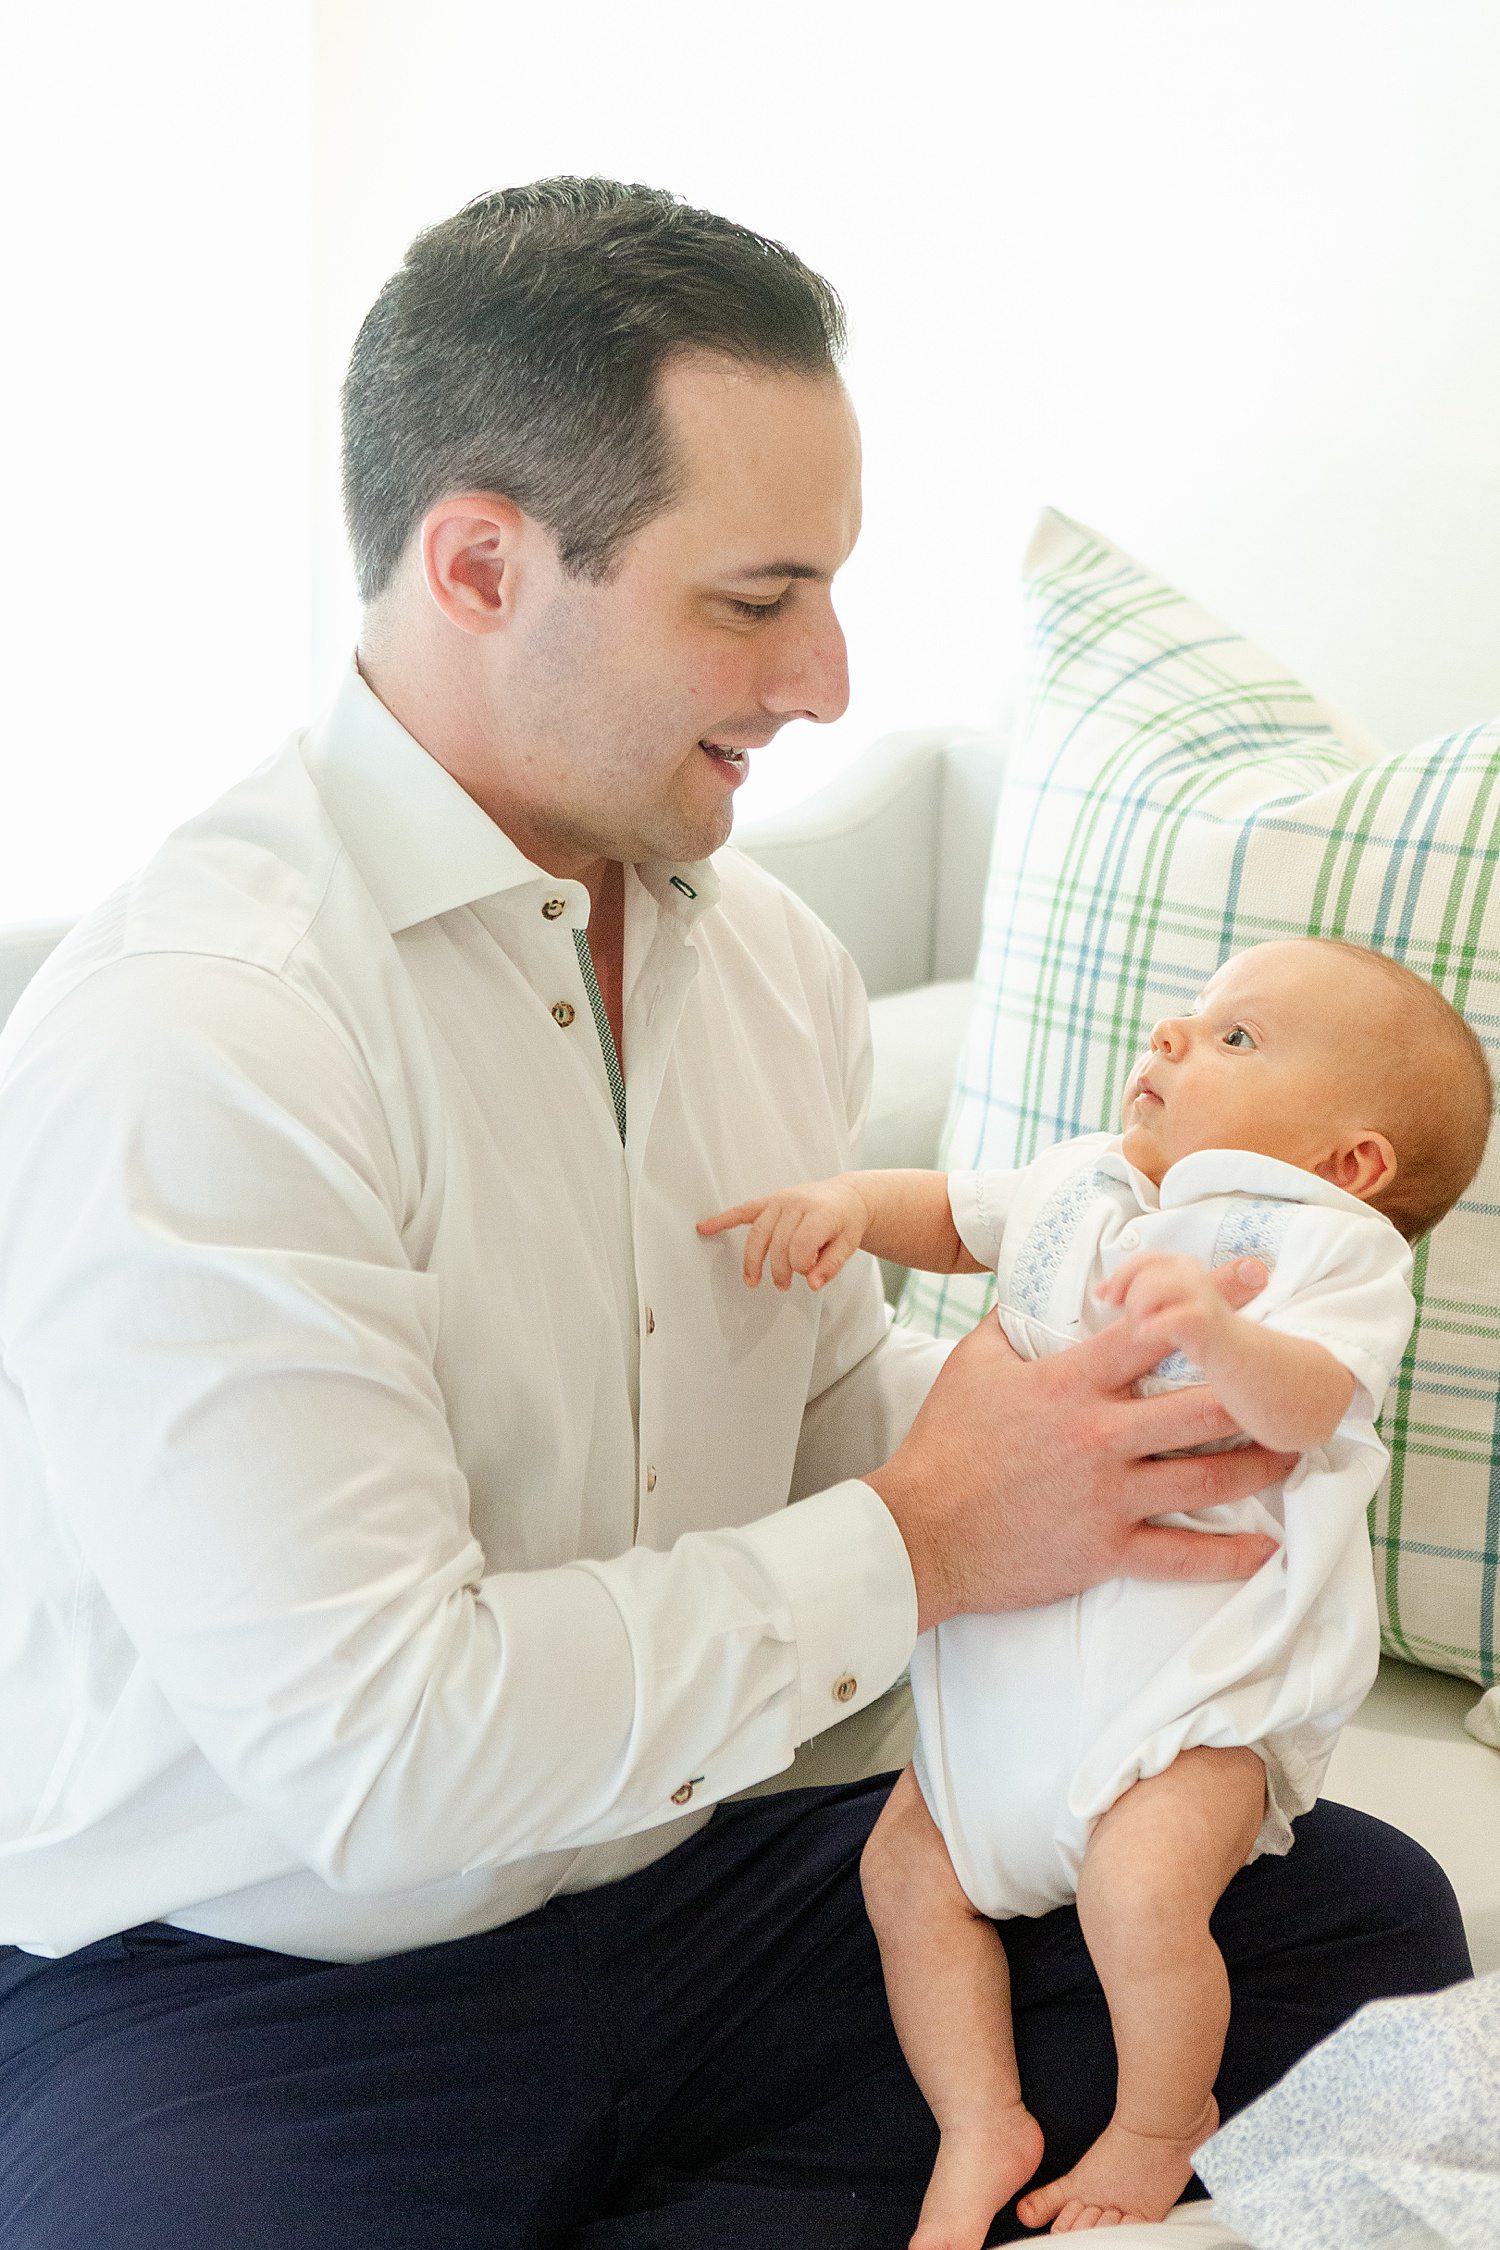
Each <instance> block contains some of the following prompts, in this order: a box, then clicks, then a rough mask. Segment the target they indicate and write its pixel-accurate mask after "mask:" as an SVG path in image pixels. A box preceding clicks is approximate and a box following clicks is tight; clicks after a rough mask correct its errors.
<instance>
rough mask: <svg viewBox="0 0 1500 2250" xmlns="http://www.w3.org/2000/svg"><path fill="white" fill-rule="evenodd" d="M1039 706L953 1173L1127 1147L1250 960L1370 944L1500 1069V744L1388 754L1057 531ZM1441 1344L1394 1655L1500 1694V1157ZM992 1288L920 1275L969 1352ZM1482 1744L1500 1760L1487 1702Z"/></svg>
mask: <svg viewBox="0 0 1500 2250" xmlns="http://www.w3.org/2000/svg"><path fill="white" fill-rule="evenodd" d="M1025 598H1026V605H1027V613H1028V619H1029V692H1028V694H1027V696H1026V697H1025V699H1024V700H1023V704H1022V712H1021V717H1020V721H1019V724H1018V730H1017V740H1016V744H1015V748H1014V752H1013V755H1012V759H1011V764H1010V767H1009V770H1008V773H1007V779H1006V786H1005V793H1004V796H1003V799H1002V802H1001V807H1000V814H999V819H998V822H997V826H996V838H995V851H994V859H993V863H992V867H991V873H990V882H989V889H988V893H987V896H986V903H985V921H984V936H983V941H982V944H981V948H980V956H979V965H978V971H977V977H978V984H977V996H976V1002H975V1008H974V1015H973V1020H972V1022H971V1025H970V1029H969V1034H968V1038H967V1042H966V1044H965V1047H964V1050H963V1054H962V1057H961V1060H960V1064H959V1074H958V1082H957V1085H956V1088H955V1091H954V1099H953V1104H952V1108H951V1110H950V1113H949V1120H948V1125H947V1128H946V1131H945V1134H944V1142H943V1155H942V1162H943V1164H944V1165H945V1166H946V1167H948V1168H952V1169H962V1168H965V1167H968V1166H972V1165H981V1164H983V1165H995V1166H999V1167H1008V1166H1012V1165H1019V1164H1025V1163H1027V1162H1029V1160H1030V1159H1031V1158H1032V1157H1033V1156H1035V1155H1036V1154H1037V1152H1038V1151H1039V1150H1041V1149H1043V1148H1045V1147H1047V1146H1048V1145H1049V1144H1050V1143H1052V1142H1053V1141H1056V1140H1060V1139H1062V1138H1064V1137H1066V1136H1068V1135H1070V1134H1074V1133H1086V1132H1095V1131H1098V1130H1100V1129H1101V1128H1105V1129H1109V1130H1114V1129H1115V1128H1116V1127H1117V1125H1118V1121H1119V1113H1120V1104H1121V1098H1122V1095H1123V1091H1124V1085H1125V1080H1126V1077H1127V1075H1128V1073H1129V1070H1130V1066H1131V1063H1132V1062H1133V1060H1134V1059H1135V1057H1136V1056H1137V1055H1138V1054H1139V1053H1140V1051H1141V1048H1142V1046H1143V1044H1144V1041H1145V1038H1146V1035H1147V1032H1148V1029H1149V1027H1150V1025H1151V1024H1153V1023H1154V1022H1156V1021H1157V1019H1158V1018H1159V1017H1161V1016H1162V1015H1165V1014H1168V1013H1172V1012H1175V1011H1177V1010H1179V1009H1181V1008H1182V1007H1183V1006H1184V1005H1186V1004H1187V1003H1189V1002H1190V1001H1191V1000H1192V999H1193V997H1194V996H1195V994H1196V993H1197V992H1198V991H1199V990H1200V989H1201V987H1202V986H1203V984H1204V983H1205V982H1206V980H1207V979H1208V977H1209V976H1210V975H1211V974H1212V973H1213V971H1214V970H1215V968H1217V966H1218V965H1219V963H1220V962H1221V961H1223V960H1224V959H1225V958H1226V957H1227V956H1228V955H1229V954H1231V953H1237V952H1239V951H1241V950H1242V949H1243V948H1244V947H1246V946H1249V945H1255V944H1258V943H1259V942H1261V941H1262V940H1263V939H1266V938H1273V937H1285V936H1302V935H1308V934H1311V935H1315V936H1329V937H1346V938H1349V939H1352V940H1353V941H1354V942H1356V943H1358V944H1363V945H1373V946H1378V947H1379V948H1380V949H1381V950H1382V951H1384V952H1387V953H1392V954H1394V955H1396V956H1397V957H1398V958H1399V959H1401V960H1403V961H1406V962H1407V963H1409V965H1410V966H1411V967H1412V968H1413V969H1415V970H1416V971H1417V972H1418V973H1419V974H1420V975H1421V976H1424V977H1427V978H1429V979H1430V980H1431V981H1432V982H1433V983H1434V984H1435V985H1437V986H1438V988H1439V989H1440V990H1441V991H1442V992H1444V993H1445V994H1446V995H1447V996H1448V998H1449V999H1450V1000H1452V1001H1453V1003H1454V1005H1455V1006H1456V1007H1458V1008H1459V1009H1460V1010H1461V1011H1462V1012H1463V1014H1464V1015H1465V1016H1466V1017H1467V1018H1468V1020H1469V1022H1470V1023H1471V1024H1472V1025H1473V1026H1474V1029H1475V1030H1476V1031H1477V1032H1478V1033H1479V1035H1480V1037H1481V1038H1482V1039H1483V1040H1484V1041H1485V1043H1486V1045H1487V1047H1488V1049H1489V1054H1490V1061H1491V1068H1492V1070H1496V1071H1497V1072H1500V890H1497V888H1496V884H1495V873H1496V862H1497V856H1500V721H1495V722H1492V723H1491V724H1490V725H1488V726H1483V727H1474V728H1471V729H1469V730H1467V731H1466V732H1463V733H1460V734H1454V735H1449V736H1448V737H1446V738H1445V739H1444V740H1442V741H1440V742H1435V743H1429V744H1427V745H1425V746H1424V747H1423V748H1421V749H1419V750H1413V751H1410V752H1408V753H1407V754H1406V755H1404V756H1401V757H1389V756H1385V755H1382V754H1381V753H1380V752H1379V751H1377V750H1374V749H1373V748H1372V746H1371V745H1369V744H1368V743H1366V742H1365V741H1364V740H1363V739H1362V738H1359V737H1357V736H1356V735H1355V734H1354V733H1353V732H1352V730H1350V729H1349V728H1347V727H1346V726H1345V725H1344V724H1343V722H1341V721H1340V720H1338V719H1337V718H1336V717H1335V716H1334V715H1333V714H1332V713H1331V712H1330V711H1328V710H1327V709H1326V708H1324V707H1323V706H1322V705H1320V704H1319V703H1318V701H1317V699H1316V698H1315V697H1314V696H1313V695H1311V694H1310V693H1309V692H1308V690H1307V689H1306V688H1304V687H1302V686H1301V685H1300V684H1299V683H1298V682H1297V681H1296V680H1293V679H1289V678H1288V677H1287V676H1286V674H1285V673H1284V672H1283V671H1282V669H1281V667H1280V666H1278V665H1277V664H1276V663H1275V662H1274V661H1273V660H1272V659H1271V658H1270V657H1268V656H1266V655H1265V654H1263V652H1262V651H1260V650H1259V649H1256V648H1254V647H1252V646H1251V644H1250V643H1249V642H1247V641H1245V640H1243V639H1241V637H1240V636H1239V635H1238V634H1237V633H1233V632H1231V631H1230V630H1229V628H1228V627H1227V626H1225V625H1222V624H1220V623H1219V621H1218V620H1217V619H1216V618H1214V617H1212V616H1210V615H1209V614H1208V613H1207V612H1206V611H1205V610H1202V609H1200V608H1198V607H1197V605H1196V604H1195V603H1193V602H1190V601H1188V600H1186V599H1185V597H1184V596H1183V595H1181V594H1179V593H1176V592H1175V591H1174V590H1173V589H1172V588H1171V587H1170V586H1166V585H1164V584H1163V583H1162V581H1161V580H1160V579H1159V578H1157V577H1155V576H1154V575H1153V573H1152V572H1150V571H1148V570H1145V569H1143V568H1142V566H1141V565H1140V564H1139V563H1136V562H1133V561H1132V560H1131V559H1130V557H1129V556H1127V555H1124V554H1122V553H1121V552H1120V551H1119V549H1118V548H1116V547H1113V546H1111V545H1110V543H1109V542H1108V541H1107V540H1105V539H1102V538H1100V537H1098V536H1097V535H1096V534H1095V533H1093V532H1091V531H1088V530H1086V529H1085V528H1084V527H1083V526H1082V525H1080V524H1076V523H1072V522H1070V521H1069V520H1068V519H1067V518H1066V517H1064V516H1060V515H1057V514H1055V513H1052V512H1051V511H1049V512H1048V513H1047V514H1046V515H1044V516H1043V518H1042V522H1041V524H1040V526H1039V528H1038V531H1037V535H1036V538H1035V540H1034V541H1033V544H1032V547H1031V550H1030V553H1029V555H1028V557H1027V562H1026V570H1025ZM1416 1288H1417V1301H1418V1311H1417V1324H1416V1328H1415V1331H1414V1333H1413V1336H1412V1342H1411V1346H1410V1349H1409V1351H1408V1354H1407V1357H1406V1360H1405V1361H1404V1363H1403V1365H1402V1368H1401V1372H1400V1375H1399V1377H1398V1379H1397V1381H1396V1383H1395V1384H1394V1385H1393V1387H1392V1389H1391V1391H1390V1393H1389V1395H1388V1397H1387V1400H1386V1405H1385V1411H1384V1415H1383V1418H1382V1424H1381V1427H1382V1431H1383V1434H1384V1437H1385V1441H1386V1443H1387V1445H1388V1446H1389V1447H1390V1451H1391V1471H1390V1475H1389V1477H1388V1479H1387V1481H1386V1483H1385V1485H1384V1486H1383V1487H1382V1489H1381V1491H1380V1493H1379V1494H1378V1495H1377V1497H1376V1500H1375V1502H1374V1503H1373V1506H1372V1510H1371V1533H1372V1538H1373V1542H1374V1551H1375V1564H1376V1574H1377V1577H1378V1580H1379V1585H1380V1600H1381V1619H1382V1625H1383V1629H1384V1635H1385V1645H1386V1647H1387V1648H1388V1649H1389V1650H1390V1651H1391V1652H1392V1653H1393V1654H1395V1655H1397V1656H1402V1657H1406V1658H1408V1659H1409V1660H1410V1661H1412V1662H1415V1663H1419V1664H1427V1665H1432V1666H1435V1667H1436V1668H1437V1669H1438V1670H1439V1671H1444V1672H1456V1673H1460V1674H1463V1675H1464V1676H1466V1677H1468V1678H1470V1679H1474V1680H1477V1681H1479V1682H1481V1683H1482V1684H1483V1685H1485V1686H1486V1687H1490V1686H1493V1685H1494V1683H1495V1682H1496V1681H1497V1679H1500V1654H1497V1638H1500V1635H1497V1625H1500V1616H1497V1606H1500V1579H1497V1566H1500V1136H1492V1139H1491V1145H1490V1152H1489V1155H1488V1156H1487V1158H1486V1161H1485V1165H1484V1168H1483V1170H1482V1171H1481V1172H1480V1174H1479V1177H1478V1178H1477V1179H1476V1180H1475V1182H1474V1184H1473V1186H1472V1187H1471V1189H1470V1190H1469V1193H1468V1194H1467V1195H1466V1196H1465V1198H1464V1200H1463V1202H1462V1203H1461V1204H1460V1205H1459V1206H1458V1208H1457V1209H1456V1210H1455V1211H1454V1212H1452V1213H1451V1214H1450V1216H1449V1217H1448V1218H1447V1219H1445V1220H1444V1221H1443V1223H1442V1225H1441V1226H1440V1227H1439V1228H1438V1229H1437V1231H1436V1232H1435V1233H1434V1234H1433V1235H1431V1236H1429V1237H1428V1239H1427V1240H1426V1241H1425V1242H1423V1243H1422V1244H1420V1245H1419V1246H1418V1248H1417V1252H1416ZM993 1297H994V1283H993V1281H987V1280H986V1279H985V1278H984V1277H982V1276H981V1277H977V1278H974V1279H955V1280H943V1281H938V1280H936V1279H935V1278H933V1277H931V1276H925V1275H914V1276H913V1277H912V1279H911V1280H910V1281H909V1282H908V1284H907V1287H906V1290H905V1293H904V1296H903V1299H902V1304H901V1310H900V1312H899V1314H898V1318H899V1319H900V1320H902V1321H903V1322H905V1323H907V1324H909V1325H910V1326H912V1327H914V1328H917V1329H919V1330H923V1331H926V1332H929V1333H932V1334H936V1335H944V1336H951V1335H960V1334H962V1333H963V1332H964V1331H965V1330H967V1329H968V1328H970V1327H972V1326H973V1324H974V1322H975V1321H976V1320H977V1319H978V1318H979V1317H980V1315H981V1314H982V1313H983V1312H984V1311H986V1310H987V1309H988V1307H989V1305H990V1304H991V1303H992V1302H993ZM1486 1705H1487V1706H1489V1711H1488V1718H1489V1722H1490V1723H1489V1725H1488V1726H1486V1723H1485V1721H1486V1712H1485V1710H1484V1708H1483V1707H1482V1708H1481V1711H1480V1712H1479V1713H1476V1714H1475V1722H1474V1723H1475V1731H1476V1732H1482V1733H1485V1734H1486V1735H1487V1737H1488V1738H1489V1739H1491V1740H1494V1739H1496V1738H1497V1737H1496V1727H1495V1724H1494V1721H1495V1718H1496V1715H1497V1714H1496V1711H1495V1706H1496V1705H1500V1691H1497V1694H1496V1695H1495V1696H1494V1697H1489V1698H1486Z"/></svg>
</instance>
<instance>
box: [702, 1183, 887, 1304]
mask: <svg viewBox="0 0 1500 2250" xmlns="http://www.w3.org/2000/svg"><path fill="white" fill-rule="evenodd" d="M869 1223H870V1212H869V1207H868V1205H867V1204H866V1202H865V1200H864V1197H863V1196H862V1195H860V1194H859V1192H858V1190H857V1189H856V1188H854V1187H853V1186H852V1185H851V1184H850V1182H849V1181H848V1180H846V1179H832V1180H808V1181H805V1182H804V1183H803V1185H802V1186H801V1187H791V1188H782V1189H781V1191H780V1192H779V1194H776V1195H758V1196H755V1197H753V1198H752V1199H751V1201H750V1202H748V1203H737V1204H736V1205H735V1207H734V1209H733V1210H732V1211H720V1212H719V1214H718V1216H717V1217H716V1218H712V1219H700V1220H699V1221H698V1232H699V1233H700V1234H701V1235H705V1236H707V1235H713V1234H723V1233H724V1232H725V1230H726V1229H727V1228H729V1227H744V1226H748V1227H749V1229H750V1232H749V1234H748V1235H747V1236H746V1238H745V1281H746V1284H747V1285H748V1287H750V1288H751V1289H754V1288H755V1287H756V1286H757V1285H758V1283H759V1281H760V1276H761V1269H762V1267H763V1266H764V1264H765V1262H766V1254H767V1252H768V1251H769V1253H770V1258H771V1279H772V1280H773V1281H774V1282H775V1284H776V1286H777V1288H778V1289H790V1288H791V1286H792V1275H793V1274H794V1273H805V1274H806V1276H807V1285H808V1287H809V1289H821V1288H822V1287H823V1284H824V1283H825V1282H827V1281H832V1279H833V1277H834V1275H835V1274H836V1273H837V1272H838V1271H839V1268H840V1267H841V1266H842V1265H843V1264H844V1262H845V1260H846V1259H847V1258H848V1257H849V1256H850V1255H851V1254H852V1252H854V1251H856V1250H857V1249H858V1248H859V1246H860V1243H861V1242H862V1241H863V1239H864V1233H865V1229H866V1227H867V1226H868V1225H869Z"/></svg>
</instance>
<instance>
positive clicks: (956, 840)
mask: <svg viewBox="0 0 1500 2250" xmlns="http://www.w3.org/2000/svg"><path fill="white" fill-rule="evenodd" d="M1003 764H1004V752H1003V749H1002V746H1001V743H1000V741H999V739H998V737H996V736H993V735H985V734H980V733H978V732H976V731H975V730H974V729H973V728H969V727H948V728H937V729H931V728H929V729H926V730H922V731H917V732H913V733H907V734H892V735H886V736H885V737H883V739H882V740H881V741H879V742H877V743H875V744H873V745H872V747H871V748H870V749H869V750H867V751H866V752H865V753H864V755H863V756H862V757H860V758H858V759H856V761H855V763H854V764H853V765H852V766H850V767H848V768H846V769H845V771H844V772H843V773H841V774H839V775H837V776H836V778H835V779H834V780H832V781H830V782H829V783H828V784H827V785H826V787H824V788H822V789H819V790H817V791H815V792H814V794H813V795H812V796H811V797H807V798H805V799H804V800H803V802H802V803H801V804H799V805H796V806H793V807H792V808H791V809H790V810H789V811H787V812H784V813H775V814H772V815H769V816H768V817H767V818H766V819H764V820H759V821H756V820H749V821H746V822H744V823H743V824H742V825H741V827H740V828H739V829H738V831H737V832H736V835H735V842H736V844H738V846H739V847H740V849H741V850H742V851H744V852H745V853H746V854H747V855H748V856H749V857H750V858H751V859H753V860H756V861H757V862H758V863H759V864H760V865H761V866H762V867H764V868H765V869H766V870H767V872H768V873H769V874H772V875H774V876H776V877H777V878H778V880H779V881H781V882H783V883H785V884H786V886H787V888H788V889H789V890H793V891H795V892H796V893H797V895H798V897H799V898H802V899H805V900H806V901H807V904H808V905H809V906H810V907H811V908H812V910H813V912H814V913H815V914H817V915H818V916H819V917H820V918H821V919H822V920H823V921H824V922H826V923H827V924H828V927H829V928H830V929H831V930H832V931H833V934H834V936H835V937H836V938H838V939H839V940H840V942H841V943H842V944H844V945H845V946H847V947H848V949H849V951H850V953H852V954H853V956H854V959H855V961H856V963H857V964H858V967H859V972H860V975H861V976H862V977H863V978H864V983H865V990H866V991H867V992H868V993H869V995H870V997H871V999H872V1000H875V999H879V998H880V997H881V995H882V994H884V993H888V992H906V991H909V990H910V989H911V988H912V987H913V986H914V985H924V984H928V983H930V982H931V981H932V980H933V979H934V978H935V977H943V978H945V979H950V978H956V977H967V976H968V975H970V973H971V972H972V970H973V966H974V956H975V953H976V952H977V950H978V944H979V917H980V909H981V906H982V903H983V896H984V879H985V871H986V869H987V866H988V863H989V840H990V831H991V828H992V827H993V825H994V808H995V801H996V799H997V797H998V795H999V789H1000V775H1001V772H1002V769H1003Z"/></svg>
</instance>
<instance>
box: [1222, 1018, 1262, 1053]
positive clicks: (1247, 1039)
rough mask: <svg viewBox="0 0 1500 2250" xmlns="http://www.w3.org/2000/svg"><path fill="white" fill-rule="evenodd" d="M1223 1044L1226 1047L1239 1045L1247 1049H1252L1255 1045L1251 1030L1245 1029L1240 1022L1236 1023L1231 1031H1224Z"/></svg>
mask: <svg viewBox="0 0 1500 2250" xmlns="http://www.w3.org/2000/svg"><path fill="white" fill-rule="evenodd" d="M1224 1044H1225V1046H1226V1047H1239V1048H1242V1049H1247V1050H1248V1049H1253V1047H1254V1045H1255V1037H1254V1034H1253V1033H1252V1032H1249V1031H1247V1030H1246V1028H1245V1026H1244V1025H1243V1024H1242V1023H1237V1024H1236V1025H1235V1026H1234V1029H1233V1030H1232V1031H1226V1032H1225V1034H1224Z"/></svg>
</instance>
